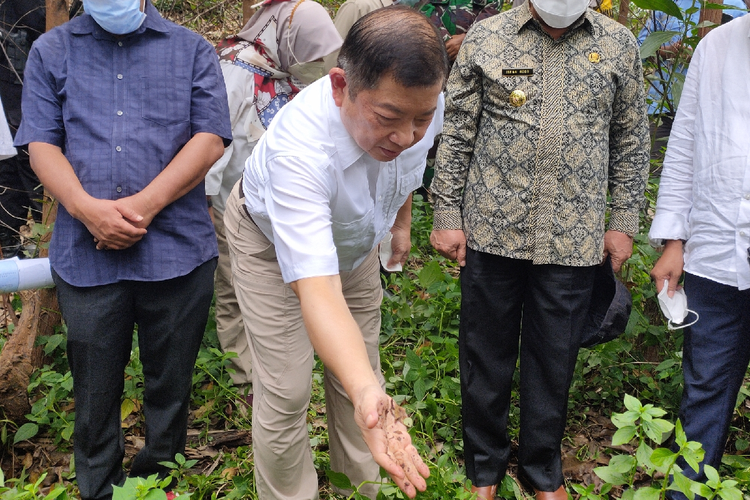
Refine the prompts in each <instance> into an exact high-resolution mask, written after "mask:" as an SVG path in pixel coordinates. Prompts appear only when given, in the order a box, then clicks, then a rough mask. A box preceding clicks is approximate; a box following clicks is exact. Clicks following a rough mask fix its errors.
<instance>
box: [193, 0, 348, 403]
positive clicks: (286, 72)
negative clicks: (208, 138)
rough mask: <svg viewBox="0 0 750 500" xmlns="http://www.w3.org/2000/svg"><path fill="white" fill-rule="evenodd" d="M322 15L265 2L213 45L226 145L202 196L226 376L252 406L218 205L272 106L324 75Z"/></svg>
mask: <svg viewBox="0 0 750 500" xmlns="http://www.w3.org/2000/svg"><path fill="white" fill-rule="evenodd" d="M277 41H278V42H277ZM341 41H342V40H341V37H340V36H339V35H338V33H337V31H336V29H335V27H334V26H333V23H332V22H331V18H330V16H329V15H328V12H327V11H326V10H325V8H323V6H322V5H320V4H319V3H317V2H315V1H313V0H298V1H284V0H281V1H278V0H275V1H267V2H265V3H264V4H263V5H262V6H261V8H260V10H258V11H257V12H256V13H255V15H253V17H252V18H250V20H249V21H248V23H247V24H246V25H245V26H244V27H243V28H242V31H240V33H239V34H238V35H236V36H233V37H230V38H227V39H225V40H222V41H221V42H220V43H219V45H218V46H217V48H216V51H217V53H218V54H219V64H220V66H221V71H222V74H223V75H224V83H225V84H226V89H227V97H228V99H229V117H230V120H231V123H232V136H233V140H232V144H230V145H229V146H228V147H227V148H226V149H225V150H224V155H223V156H222V157H221V158H220V159H219V161H217V162H216V163H215V164H214V165H213V166H212V167H211V170H209V172H208V175H206V195H208V196H209V204H210V205H212V219H213V222H214V229H215V231H216V238H217V240H218V243H219V262H218V266H217V268H216V276H215V279H214V287H215V293H216V306H215V311H216V334H217V336H218V337H219V343H220V344H221V348H222V350H223V351H224V352H234V353H237V357H235V358H232V359H231V363H232V368H233V369H234V373H233V374H232V381H233V382H234V385H235V386H237V387H238V389H239V392H240V394H241V395H242V396H243V397H244V399H245V401H246V402H247V403H248V404H249V405H250V406H252V393H253V389H252V365H251V360H250V352H249V350H248V349H249V347H248V343H247V336H246V335H245V329H244V326H243V323H242V314H241V313H240V308H239V305H238V304H237V297H236V296H235V293H234V287H233V285H232V269H231V263H230V260H229V248H228V247H227V239H226V235H225V232H224V209H225V206H226V200H227V197H228V196H229V193H230V191H231V190H232V187H234V185H235V184H236V183H237V181H238V180H239V179H240V177H241V176H242V169H243V168H244V166H245V160H247V158H249V157H250V154H251V153H252V151H253V148H254V147H255V145H256V144H257V142H258V139H260V137H261V136H262V135H263V134H264V133H265V131H266V129H267V128H268V126H269V125H270V123H271V121H272V120H273V118H274V117H275V116H276V114H277V113H278V111H279V110H280V109H281V107H283V106H284V105H285V104H286V103H287V102H289V100H291V99H292V98H293V97H294V96H295V95H297V93H298V92H299V90H300V87H302V86H303V85H308V84H310V83H312V82H313V81H315V80H317V79H318V78H320V77H321V76H323V74H324V71H323V63H322V61H321V58H322V57H323V56H326V55H328V54H330V53H331V52H334V51H337V50H338V48H339V47H340V46H341Z"/></svg>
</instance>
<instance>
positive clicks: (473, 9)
mask: <svg viewBox="0 0 750 500" xmlns="http://www.w3.org/2000/svg"><path fill="white" fill-rule="evenodd" d="M501 7H502V1H501V0H432V1H430V2H428V3H426V4H425V5H423V6H422V8H421V9H420V10H421V12H422V13H423V14H424V15H426V16H427V17H429V18H430V22H432V24H433V25H435V27H436V28H437V29H438V31H439V32H440V36H441V37H442V38H443V42H444V43H445V50H446V51H447V52H448V59H450V61H451V63H453V61H455V60H456V56H457V55H458V50H459V49H460V48H461V43H462V42H463V40H464V37H466V33H468V31H469V28H471V27H472V25H473V24H474V23H476V22H478V21H481V20H482V19H487V18H489V17H492V16H494V15H496V14H497V13H498V12H500V9H501Z"/></svg>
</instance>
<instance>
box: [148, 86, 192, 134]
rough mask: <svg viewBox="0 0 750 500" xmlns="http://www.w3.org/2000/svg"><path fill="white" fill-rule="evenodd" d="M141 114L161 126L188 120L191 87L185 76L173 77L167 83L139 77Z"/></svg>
mask: <svg viewBox="0 0 750 500" xmlns="http://www.w3.org/2000/svg"><path fill="white" fill-rule="evenodd" d="M141 83H142V87H143V96H144V98H143V100H142V103H143V104H142V107H141V116H142V117H143V118H144V119H146V120H149V121H151V122H154V123H156V124H158V125H161V126H163V127H168V126H170V125H174V124H176V123H183V122H186V121H189V120H190V102H191V94H190V91H191V87H190V80H188V79H187V78H179V77H175V78H173V79H172V80H170V82H169V85H165V82H163V81H161V80H155V79H153V78H149V77H143V78H142V79H141Z"/></svg>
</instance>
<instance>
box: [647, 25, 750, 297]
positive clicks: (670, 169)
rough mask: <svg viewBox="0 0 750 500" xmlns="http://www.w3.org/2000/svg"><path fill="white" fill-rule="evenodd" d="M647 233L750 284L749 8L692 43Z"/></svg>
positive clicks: (688, 262)
mask: <svg viewBox="0 0 750 500" xmlns="http://www.w3.org/2000/svg"><path fill="white" fill-rule="evenodd" d="M649 238H650V239H651V241H652V244H658V242H659V241H660V240H663V239H682V240H687V242H686V244H685V270H686V271H687V272H689V273H691V274H695V275H697V276H701V277H704V278H708V279H711V280H713V281H716V282H719V283H723V284H726V285H730V286H736V287H738V288H739V289H740V290H744V289H747V288H750V264H749V263H748V248H749V247H750V16H743V17H740V18H738V19H735V20H734V21H731V22H730V23H728V24H726V25H724V26H721V27H719V28H716V29H714V30H713V31H711V32H710V33H709V34H708V35H707V36H706V38H704V39H703V40H702V41H701V42H700V44H698V47H697V49H696V51H695V54H694V55H693V58H692V62H691V64H690V68H689V70H688V74H687V79H686V81H685V86H684V88H683V92H682V98H681V100H680V106H679V108H678V110H677V115H676V117H675V121H674V125H673V126H672V133H671V135H670V138H669V144H668V146H667V153H666V157H665V160H664V171H663V172H662V176H661V185H660V187H659V197H658V200H657V204H656V216H655V217H654V221H653V224H652V226H651V231H650V232H649Z"/></svg>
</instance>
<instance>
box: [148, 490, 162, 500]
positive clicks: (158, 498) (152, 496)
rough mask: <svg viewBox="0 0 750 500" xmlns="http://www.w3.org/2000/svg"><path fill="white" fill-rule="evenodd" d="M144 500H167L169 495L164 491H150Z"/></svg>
mask: <svg viewBox="0 0 750 500" xmlns="http://www.w3.org/2000/svg"><path fill="white" fill-rule="evenodd" d="M143 500H167V494H166V493H165V492H164V490H149V492H148V493H146V497H145V498H144V499H143Z"/></svg>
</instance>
